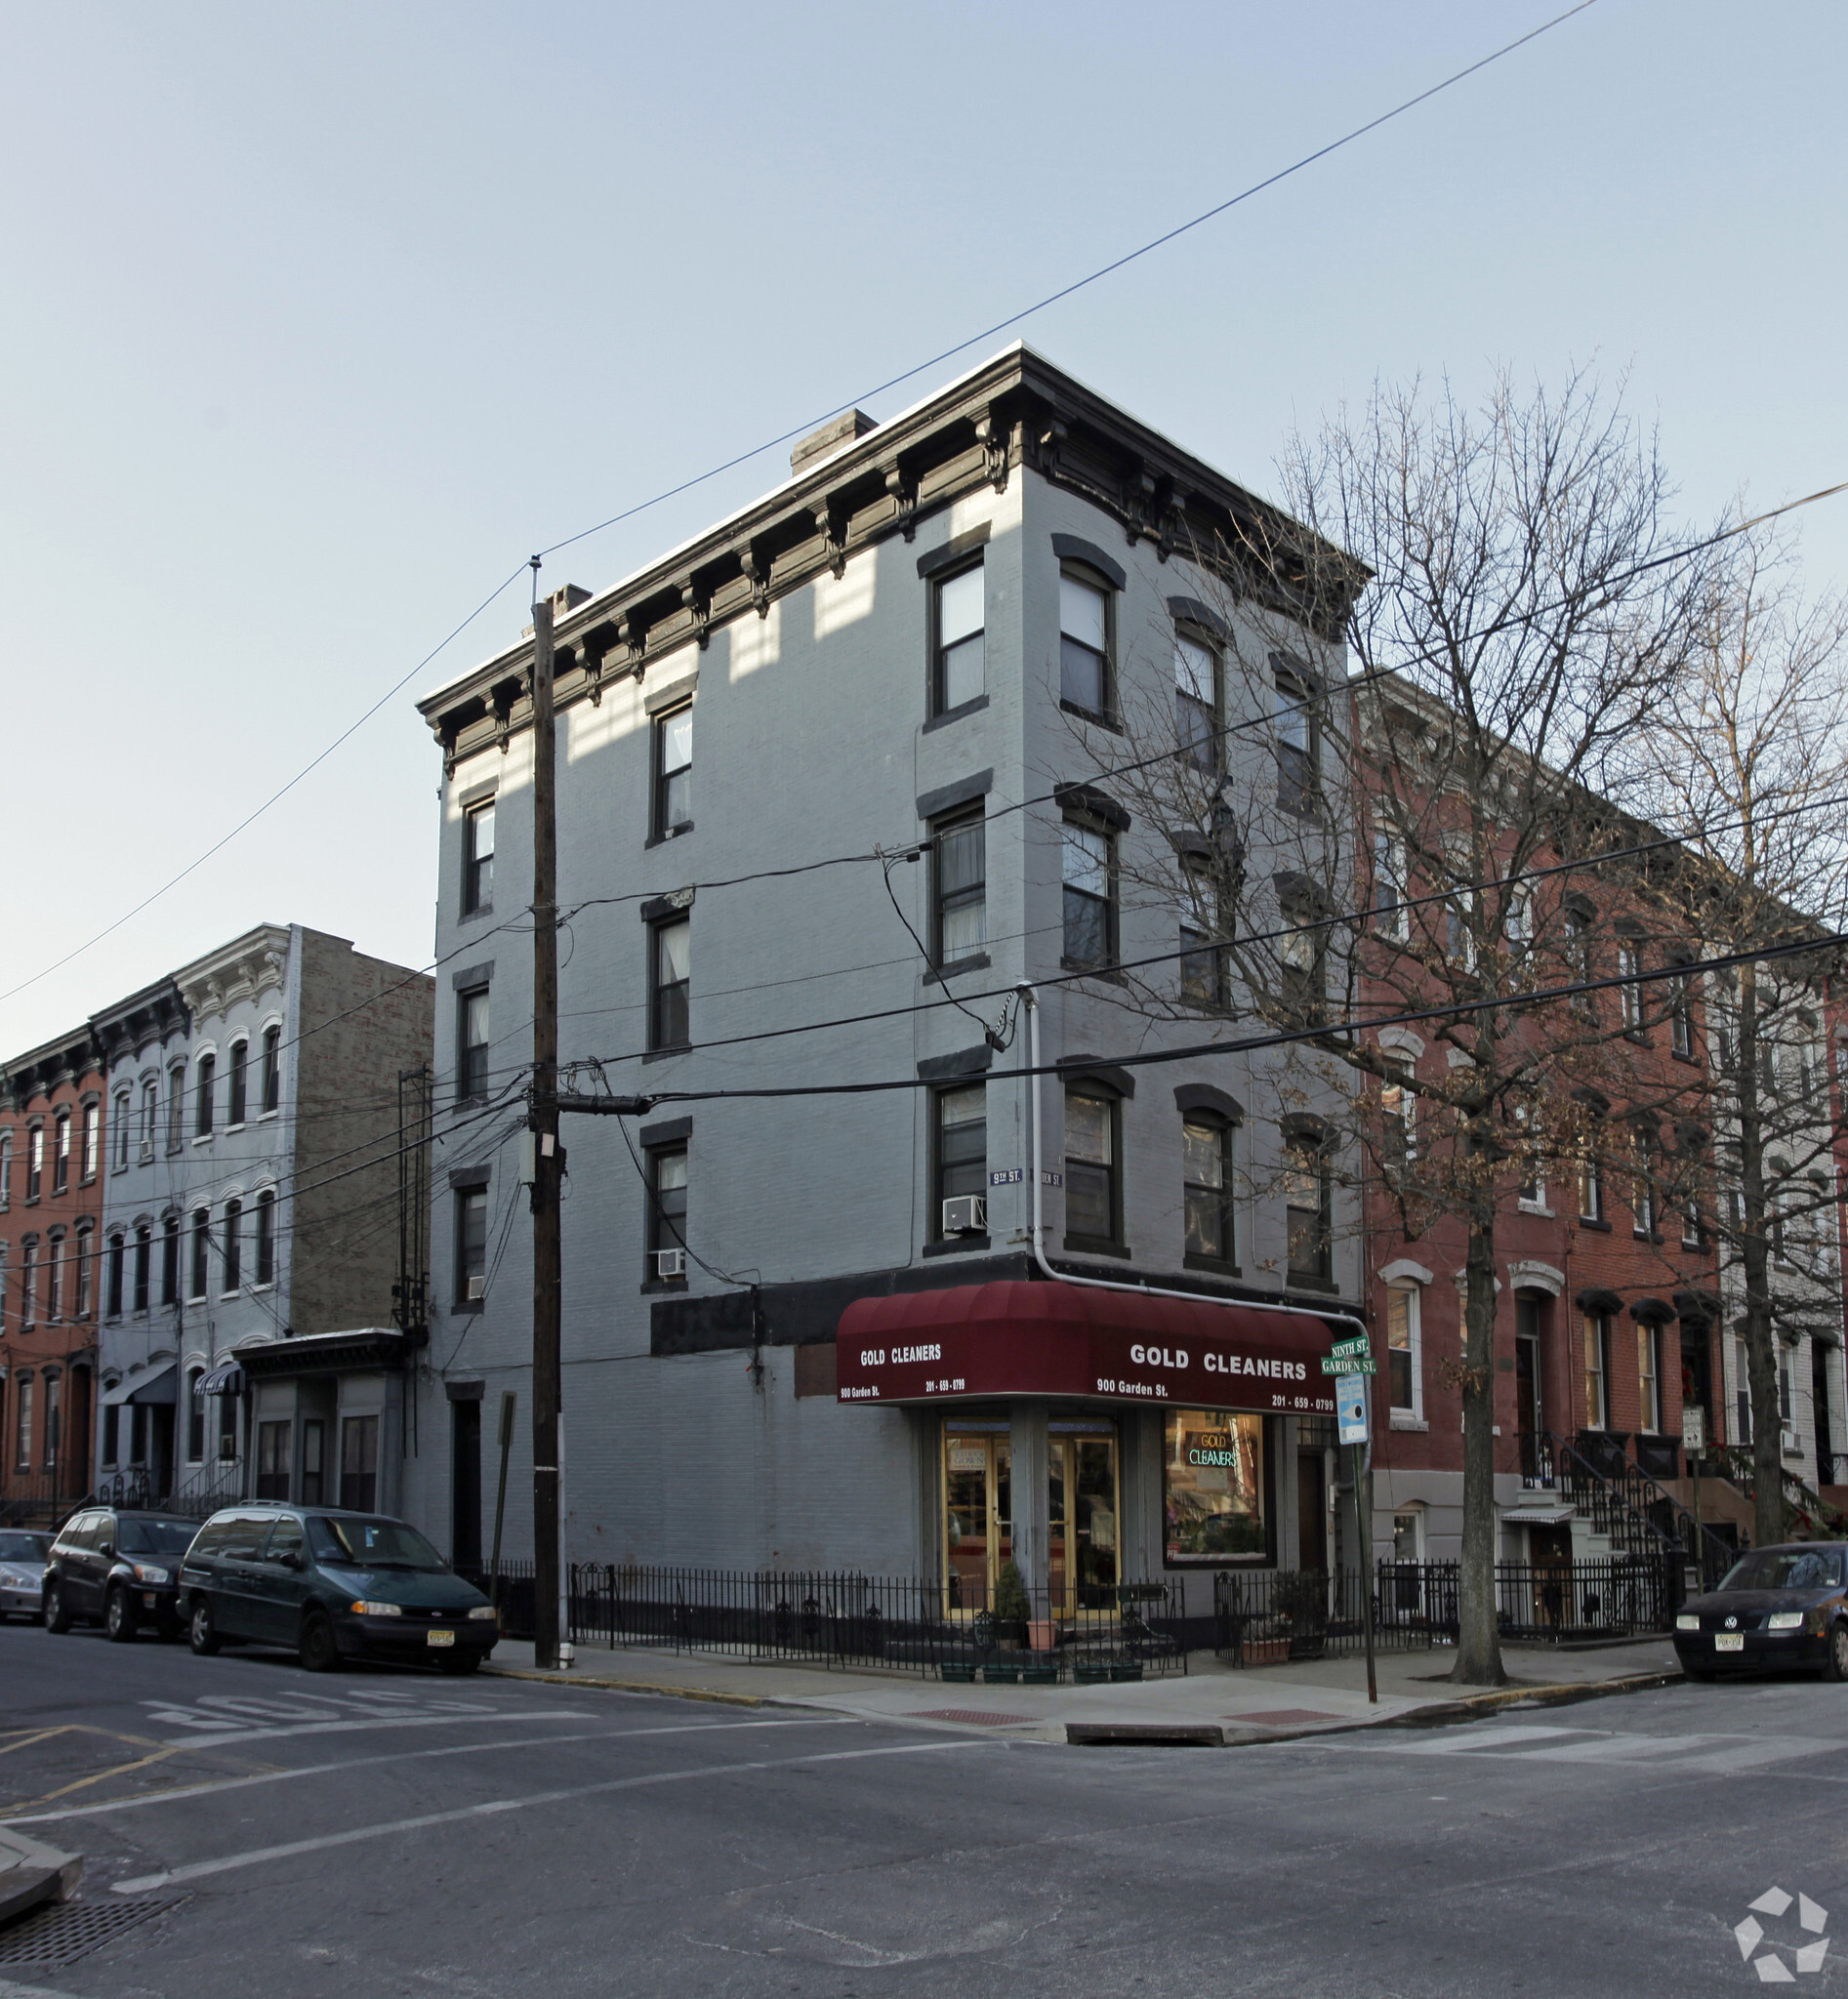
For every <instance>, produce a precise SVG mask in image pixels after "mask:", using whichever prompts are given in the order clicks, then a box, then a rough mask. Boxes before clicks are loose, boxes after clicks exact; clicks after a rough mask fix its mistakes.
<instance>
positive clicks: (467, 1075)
mask: <svg viewBox="0 0 1848 1999" xmlns="http://www.w3.org/2000/svg"><path fill="white" fill-rule="evenodd" d="M456 1041H457V1055H456V1101H457V1102H458V1103H463V1104H466V1103H470V1102H472V1101H473V1100H474V1099H475V1098H477V1097H484V1096H486V1095H487V1093H488V989H487V988H486V987H485V986H479V987H477V988H476V989H475V990H474V991H473V992H472V993H464V994H463V995H462V996H461V998H460V999H458V1001H457V1005H456Z"/></svg>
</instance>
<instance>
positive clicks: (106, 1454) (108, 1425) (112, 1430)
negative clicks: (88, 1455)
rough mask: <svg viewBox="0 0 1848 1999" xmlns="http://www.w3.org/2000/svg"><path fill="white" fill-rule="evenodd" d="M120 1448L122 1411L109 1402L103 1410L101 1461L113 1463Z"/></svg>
mask: <svg viewBox="0 0 1848 1999" xmlns="http://www.w3.org/2000/svg"><path fill="white" fill-rule="evenodd" d="M121 1448H122V1411H121V1409H120V1407H118V1406H117V1405H116V1404H114V1403H110V1404H108V1406H107V1407H105V1408H104V1409H103V1445H102V1462H103V1464H105V1465H112V1464H114V1463H115V1462H116V1460H117V1458H118V1456H119V1455H120V1452H121Z"/></svg>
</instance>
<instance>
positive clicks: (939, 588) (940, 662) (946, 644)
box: [930, 556, 988, 714]
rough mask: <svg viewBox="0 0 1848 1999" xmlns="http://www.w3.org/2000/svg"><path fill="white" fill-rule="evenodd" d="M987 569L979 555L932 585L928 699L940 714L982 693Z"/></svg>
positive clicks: (972, 699) (962, 705)
mask: <svg viewBox="0 0 1848 1999" xmlns="http://www.w3.org/2000/svg"><path fill="white" fill-rule="evenodd" d="M987 574H988V572H987V570H986V569H985V568H984V567H983V565H982V562H981V559H980V557H979V556H978V557H977V558H976V560H975V561H974V562H972V563H971V564H970V565H969V566H968V567H967V568H965V569H959V570H958V571H957V572H956V574H955V575H954V576H946V577H943V578H942V579H940V580H939V581H938V582H937V583H936V584H935V586H934V587H933V588H934V592H935V603H934V606H933V609H932V613H931V616H932V620H933V636H934V641H935V643H934V647H933V659H932V664H931V686H930V703H931V707H932V709H933V710H934V712H935V713H936V714H948V713H949V711H950V710H951V709H953V708H962V707H964V706H965V704H966V703H968V702H971V701H974V700H976V699H977V698H978V697H979V696H980V695H981V693H982V690H983V685H984V672H983V662H982V628H983V627H984V625H985V624H986V623H987V609H986V580H987Z"/></svg>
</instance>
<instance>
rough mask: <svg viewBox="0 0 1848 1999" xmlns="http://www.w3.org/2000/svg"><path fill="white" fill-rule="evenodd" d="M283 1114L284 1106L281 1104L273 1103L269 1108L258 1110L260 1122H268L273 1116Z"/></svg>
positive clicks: (276, 1116)
mask: <svg viewBox="0 0 1848 1999" xmlns="http://www.w3.org/2000/svg"><path fill="white" fill-rule="evenodd" d="M281 1116H282V1106H281V1105H280V1104H271V1105H270V1107H269V1108H268V1110H267V1111H259V1112H258V1114H257V1122H258V1123H259V1124H267V1123H268V1122H269V1121H270V1120H271V1119H272V1118H280V1117H281Z"/></svg>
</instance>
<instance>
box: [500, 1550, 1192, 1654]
mask: <svg viewBox="0 0 1848 1999" xmlns="http://www.w3.org/2000/svg"><path fill="white" fill-rule="evenodd" d="M464 1572H466V1573H467V1574H468V1575H469V1577H470V1579H471V1580H472V1581H473V1582H475V1583H477V1584H478V1585H479V1586H480V1587H482V1588H483V1589H485V1588H487V1587H488V1586H489V1583H490V1580H495V1581H497V1583H498V1589H497V1595H498V1601H499V1604H500V1608H501V1622H502V1626H503V1628H504V1629H505V1630H506V1631H507V1632H508V1634H509V1636H510V1637H515V1638H520V1637H530V1636H531V1635H532V1629H533V1568H532V1564H531V1563H530V1562H503V1563H502V1564H501V1566H500V1571H499V1573H498V1578H490V1577H489V1575H488V1573H487V1571H485V1569H476V1570H469V1571H464ZM977 1596H978V1592H977V1591H975V1590H972V1589H971V1587H970V1585H969V1584H968V1583H967V1582H966V1581H959V1582H958V1583H957V1584H955V1585H954V1586H952V1585H949V1584H946V1583H944V1582H942V1581H937V1580H933V1579H929V1578H924V1577H916V1576H890V1575H860V1574H853V1573H824V1572H820V1571H812V1572H810V1571H801V1572H791V1571H727V1570H715V1569H653V1568H640V1567H631V1566H628V1565H620V1564H610V1563H573V1564H572V1565H571V1569H570V1584H569V1616H568V1618H567V1620H566V1622H567V1625H568V1629H569V1634H570V1638H571V1642H572V1644H574V1645H587V1646H600V1647H603V1648H606V1649H609V1650H612V1651H616V1650H623V1649H626V1648H629V1647H648V1648H650V1649H654V1650H658V1651H668V1652H720V1653H725V1654H728V1655H729V1656H731V1657H734V1658H750V1659H762V1660H766V1661H769V1660H778V1659H786V1660H802V1661H807V1662H809V1663H813V1664H821V1665H827V1666H842V1667H845V1666H857V1667H881V1668H885V1669H887V1670H891V1671H896V1672H907V1673H918V1674H921V1675H929V1674H936V1675H939V1676H940V1677H941V1678H943V1679H945V1680H951V1681H956V1680H962V1681H973V1680H975V1679H976V1678H977V1676H978V1675H979V1677H980V1678H981V1679H982V1680H983V1681H986V1682H988V1683H990V1684H998V1683H1003V1682H1009V1681H1011V1682H1013V1683H1016V1684H1019V1683H1023V1682H1024V1683H1026V1684H1052V1683H1055V1682H1057V1681H1060V1680H1071V1681H1076V1682H1079V1683H1081V1684H1082V1683H1085V1682H1089V1681H1104V1680H1139V1679H1142V1678H1144V1677H1147V1676H1151V1675H1162V1674H1170V1673H1184V1672H1186V1670H1187V1648H1188V1646H1189V1644H1190V1643H1198V1644H1205V1643H1207V1642H1208V1640H1209V1637H1210V1627H1209V1626H1208V1625H1207V1620H1205V1619H1204V1618H1203V1619H1198V1620H1195V1621H1196V1622H1198V1623H1199V1624H1200V1625H1201V1626H1202V1628H1201V1629H1200V1630H1199V1631H1195V1630H1193V1629H1192V1628H1191V1627H1190V1625H1189V1623H1188V1621H1187V1620H1186V1619H1185V1618H1184V1617H1183V1616H1182V1615H1181V1613H1180V1606H1179V1603H1178V1601H1177V1592H1176V1591H1175V1590H1174V1589H1173V1588H1172V1586H1171V1585H1170V1584H1169V1583H1166V1582H1138V1583H1128V1584H1122V1585H1116V1586H1111V1587H1107V1588H1106V1587H1095V1588H1092V1587H1088V1588H1086V1589H1085V1590H1083V1591H1080V1590H1076V1589H1074V1590H1070V1591H1065V1590H1052V1591H1047V1590H1030V1589H1027V1588H1025V1587H1024V1586H1023V1585H1011V1586H1009V1587H1007V1588H1006V1589H1004V1590H1002V1591H999V1592H997V1593H996V1595H995V1596H994V1598H993V1599H992V1600H991V1599H989V1598H988V1597H987V1596H986V1595H981V1596H980V1600H979V1601H972V1599H973V1598H976V1597H977Z"/></svg>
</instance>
